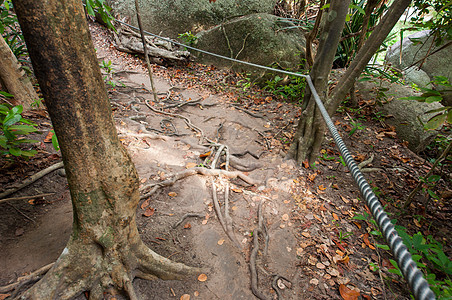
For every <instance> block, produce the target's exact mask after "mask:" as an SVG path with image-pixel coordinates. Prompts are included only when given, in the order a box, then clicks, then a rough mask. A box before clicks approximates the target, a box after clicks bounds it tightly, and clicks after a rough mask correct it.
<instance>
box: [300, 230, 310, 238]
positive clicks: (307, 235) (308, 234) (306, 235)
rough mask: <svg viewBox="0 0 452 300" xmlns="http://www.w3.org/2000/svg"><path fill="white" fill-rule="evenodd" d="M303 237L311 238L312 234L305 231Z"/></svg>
mask: <svg viewBox="0 0 452 300" xmlns="http://www.w3.org/2000/svg"><path fill="white" fill-rule="evenodd" d="M301 235H302V236H304V237H307V238H309V237H311V234H310V233H309V232H307V231H303V232H302V233H301Z"/></svg>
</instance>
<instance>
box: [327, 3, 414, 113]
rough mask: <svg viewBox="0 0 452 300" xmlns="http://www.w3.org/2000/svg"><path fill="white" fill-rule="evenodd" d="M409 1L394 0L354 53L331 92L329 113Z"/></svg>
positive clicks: (337, 105)
mask: <svg viewBox="0 0 452 300" xmlns="http://www.w3.org/2000/svg"><path fill="white" fill-rule="evenodd" d="M410 3H411V0H399V1H394V3H393V4H392V5H391V7H390V8H389V10H388V11H387V13H386V14H385V15H384V17H383V18H382V19H381V21H380V23H379V24H378V25H377V26H376V27H375V29H374V30H373V32H372V34H371V35H370V36H369V38H368V39H367V41H366V42H365V43H364V45H363V47H362V48H361V49H360V51H359V52H358V53H357V54H356V56H355V59H354V60H353V61H352V63H351V64H350V66H349V67H348V68H347V71H346V72H345V74H344V75H343V76H342V77H341V79H340V80H339V83H338V84H337V85H336V87H335V88H334V89H333V91H332V92H331V97H330V100H329V101H328V103H327V105H326V108H327V110H328V113H329V114H330V115H331V114H333V113H335V112H336V110H337V108H338V107H339V104H340V103H341V101H342V100H343V99H344V98H345V96H346V95H347V93H348V92H349V91H350V89H351V87H352V86H353V84H354V83H355V81H356V79H357V78H358V76H359V75H360V74H361V73H362V71H363V70H364V68H365V67H366V65H367V64H368V63H369V61H370V59H371V58H372V56H373V55H374V54H375V52H376V51H377V50H378V49H379V48H380V45H381V43H383V41H384V40H385V39H386V37H387V36H388V34H389V33H390V32H391V30H392V28H393V27H394V25H395V24H396V23H397V21H398V20H399V19H400V17H401V16H402V14H403V13H404V11H405V10H406V8H407V7H408V6H409V5H410Z"/></svg>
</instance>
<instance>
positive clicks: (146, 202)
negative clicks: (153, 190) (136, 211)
mask: <svg viewBox="0 0 452 300" xmlns="http://www.w3.org/2000/svg"><path fill="white" fill-rule="evenodd" d="M149 202H150V199H147V200H146V201H144V202H143V203H141V206H140V207H141V209H145V208H146V207H148V206H149Z"/></svg>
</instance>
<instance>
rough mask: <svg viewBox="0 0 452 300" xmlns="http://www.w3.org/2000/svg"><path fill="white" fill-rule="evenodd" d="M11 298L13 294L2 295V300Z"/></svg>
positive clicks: (0, 296) (0, 298) (0, 297)
mask: <svg viewBox="0 0 452 300" xmlns="http://www.w3.org/2000/svg"><path fill="white" fill-rule="evenodd" d="M9 296H11V294H0V300H4V299H6V298H8V297H9Z"/></svg>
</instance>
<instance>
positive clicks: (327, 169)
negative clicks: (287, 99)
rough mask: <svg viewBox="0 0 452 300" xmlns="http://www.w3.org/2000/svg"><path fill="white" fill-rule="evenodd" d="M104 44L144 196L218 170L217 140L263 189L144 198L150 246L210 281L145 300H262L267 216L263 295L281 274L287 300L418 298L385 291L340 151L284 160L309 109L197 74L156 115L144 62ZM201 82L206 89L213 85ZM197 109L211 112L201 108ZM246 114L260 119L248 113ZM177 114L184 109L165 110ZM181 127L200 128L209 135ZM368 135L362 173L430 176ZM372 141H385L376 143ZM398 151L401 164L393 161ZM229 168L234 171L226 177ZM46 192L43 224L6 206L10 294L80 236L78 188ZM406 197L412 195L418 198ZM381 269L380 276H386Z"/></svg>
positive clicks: (172, 192) (168, 89) (168, 86)
mask: <svg viewBox="0 0 452 300" xmlns="http://www.w3.org/2000/svg"><path fill="white" fill-rule="evenodd" d="M92 34H93V36H94V41H95V47H96V49H97V54H98V57H99V60H100V61H101V60H112V61H113V62H114V64H113V67H114V68H115V69H116V75H114V76H113V78H112V79H113V80H114V82H116V83H117V85H116V87H115V88H112V87H110V98H111V102H112V107H113V111H114V118H115V120H116V123H117V128H118V131H119V132H120V134H121V140H122V142H123V144H124V145H125V146H126V147H127V149H128V151H129V153H130V154H131V156H132V158H133V160H134V162H135V164H136V167H137V170H138V172H139V175H140V178H141V182H142V184H143V185H146V184H149V183H151V182H160V181H161V180H163V179H165V178H167V177H168V175H170V174H174V173H177V172H181V171H184V170H187V169H190V168H193V167H195V166H204V165H208V164H209V163H211V161H212V158H209V161H206V157H205V154H206V152H208V151H209V148H208V147H207V146H206V140H205V139H204V140H202V137H203V136H204V137H207V138H208V139H210V140H212V141H215V142H217V143H221V144H224V145H227V146H228V147H229V151H230V157H231V165H232V166H235V169H240V170H243V172H245V174H247V175H248V176H249V177H251V178H252V179H253V180H255V181H256V182H257V184H256V185H255V186H250V185H249V184H247V183H245V182H243V181H242V180H240V179H228V178H224V177H218V176H215V177H209V176H202V175H194V176H190V177H187V178H185V179H182V180H179V181H177V182H176V183H175V184H174V185H173V186H169V187H165V188H161V189H159V190H158V191H157V193H155V194H154V195H153V196H152V197H151V198H150V200H147V199H143V202H142V203H141V204H140V208H138V211H137V214H138V226H139V230H140V233H141V235H142V238H143V240H144V242H145V243H146V244H147V245H149V246H150V247H152V248H153V249H154V250H155V251H156V252H158V253H159V254H161V255H163V256H166V257H170V258H171V259H173V260H175V261H179V262H183V263H186V264H189V265H194V266H202V267H205V268H207V269H208V270H209V271H208V272H207V281H205V282H200V281H161V280H155V281H144V280H138V279H137V280H135V281H134V286H135V287H136V289H137V291H138V294H139V295H140V296H141V299H179V298H180V297H181V296H182V295H183V294H189V295H191V297H193V299H255V297H254V295H253V294H252V292H251V289H250V286H251V282H250V267H249V263H250V254H251V250H252V244H253V238H254V234H255V232H256V227H257V226H258V224H257V222H258V218H257V215H258V206H259V204H260V203H262V208H263V209H262V212H263V213H262V216H263V220H264V224H265V226H266V229H267V232H268V237H269V242H268V251H267V252H266V251H264V240H263V239H261V240H260V245H261V248H260V251H259V252H258V255H257V272H258V285H259V290H260V291H261V292H262V293H263V294H264V295H267V297H268V298H269V299H273V298H275V296H276V293H275V291H274V289H272V287H271V284H272V280H273V278H274V277H273V276H274V275H279V276H283V277H284V278H287V279H288V280H289V281H290V283H289V282H286V281H284V280H279V281H278V282H277V285H278V286H279V288H280V292H281V296H282V299H341V296H340V292H339V287H340V286H345V287H346V288H347V289H349V290H350V289H354V290H356V291H359V292H360V293H361V295H365V297H366V299H385V298H386V299H395V298H397V299H409V294H408V291H407V290H406V284H405V283H403V282H402V281H400V280H397V279H396V278H395V277H394V282H393V283H392V287H391V289H392V291H390V290H388V288H387V287H385V283H384V282H383V280H382V279H381V277H380V274H379V272H383V273H384V274H385V276H389V275H388V274H387V270H388V268H390V265H388V255H387V254H386V253H383V252H382V251H381V250H378V248H377V249H375V247H374V245H375V244H376V242H377V241H376V240H373V239H372V236H370V237H369V235H368V234H366V233H367V230H368V228H370V227H369V226H370V223H369V222H365V221H353V220H352V217H353V216H355V215H358V214H364V212H365V208H364V206H363V204H362V202H360V201H359V200H358V199H359V197H360V196H359V194H358V190H357V188H356V187H355V186H354V184H353V183H352V181H351V176H350V174H349V173H348V171H347V170H346V169H345V167H343V166H342V164H341V163H340V160H339V155H338V152H337V151H336V150H335V149H334V144H332V143H331V142H329V141H328V140H327V142H326V145H325V147H324V149H323V150H322V151H324V152H323V159H322V158H319V163H318V164H317V166H316V167H315V168H312V167H309V168H305V167H298V166H295V165H294V163H293V162H291V161H284V160H283V157H284V151H285V149H286V148H287V144H286V143H285V141H287V140H288V139H290V138H291V134H293V129H294V126H295V125H294V124H295V122H294V121H293V120H294V118H295V117H296V116H297V114H299V108H298V106H296V105H295V104H290V103H281V102H276V101H271V100H272V99H270V100H268V99H266V97H265V96H263V95H259V94H256V95H251V96H249V97H248V98H246V99H245V98H241V97H242V96H243V95H242V94H240V93H237V92H234V91H225V92H215V91H219V90H222V89H223V85H222V82H223V83H224V80H223V81H218V80H217V81H215V80H214V79H211V78H215V76H217V75H216V74H218V73H219V72H218V71H215V72H214V71H212V70H213V69H210V67H205V66H198V67H196V68H193V69H190V68H189V69H188V71H187V70H185V71H181V70H179V69H177V68H172V69H168V70H167V69H166V68H163V67H155V69H154V71H155V72H156V74H157V78H156V87H157V91H158V93H159V102H158V103H154V101H153V98H152V96H151V95H150V94H149V93H148V92H147V91H146V90H145V89H143V87H147V86H148V79H147V77H146V75H145V71H144V69H143V67H142V66H143V64H142V62H139V61H138V60H137V59H135V58H132V57H130V56H127V55H124V54H121V53H118V52H116V51H115V50H114V49H112V47H111V45H110V41H109V37H108V36H106V35H105V33H103V32H102V31H101V30H100V29H99V28H98V27H96V26H94V27H93V28H92ZM119 71H121V72H119ZM123 71H124V72H123ZM211 71H212V72H211ZM220 73H221V72H220ZM201 76H203V77H204V76H205V77H206V78H202V80H201V78H200V77H201ZM223 78H224V75H223ZM197 79H198V80H199V82H198V81H197ZM143 85H144V86H143ZM253 97H254V98H253ZM195 100H199V101H198V102H196V103H194V105H188V104H187V103H189V104H193V103H191V102H192V101H195ZM146 101H149V103H151V106H152V107H153V108H154V109H156V110H162V109H163V110H164V111H165V112H170V113H171V114H172V115H165V114H161V113H156V112H155V111H152V110H151V109H150V108H149V107H148V106H147V105H146ZM237 103H238V104H240V106H239V108H246V111H244V110H241V109H238V108H237V107H236V106H235V105H236V104H237ZM169 106H173V107H171V108H167V109H165V108H166V107H169ZM256 107H258V108H259V109H254V108H256ZM256 114H258V115H259V116H257V117H256ZM176 115H182V116H184V117H186V118H188V119H189V120H190V121H191V123H192V124H194V125H195V126H197V127H199V128H200V129H201V130H202V133H203V135H201V134H200V133H199V132H197V131H196V130H193V129H192V128H190V127H189V126H187V123H186V122H185V121H184V119H182V118H180V117H176ZM253 115H254V116H253ZM347 124H348V123H347V121H346V120H343V119H341V120H337V125H339V127H340V130H341V131H342V132H344V131H347V130H348V131H349V130H350V129H349V128H348V127H347ZM366 126H367V128H366V129H365V130H363V132H360V133H358V134H356V135H355V136H352V137H351V138H349V139H347V141H346V142H347V143H348V144H349V146H351V148H352V149H357V151H358V152H357V153H358V155H357V160H358V161H362V160H365V159H367V158H368V157H369V156H370V154H371V153H373V152H376V153H377V155H378V157H377V158H376V159H375V161H374V162H373V164H374V166H377V167H380V162H381V161H386V162H388V163H389V164H392V165H398V164H400V163H398V160H399V158H406V159H409V160H410V161H411V162H412V163H413V166H421V165H422V164H423V162H422V161H420V160H417V159H416V158H415V157H414V156H412V154H410V152H409V151H408V150H407V149H406V148H404V147H402V146H400V145H397V144H396V143H395V141H394V140H391V139H388V138H385V140H384V142H382V143H380V144H379V145H376V144H375V146H374V140H375V133H376V131H377V129H376V128H374V127H371V126H373V125H371V124H367V123H366ZM143 133H146V134H159V136H161V137H164V139H150V138H144V137H137V136H134V135H136V134H143ZM370 139H373V140H372V142H371V143H369V144H367V142H366V141H367V140H370ZM362 141H364V142H362ZM371 144H372V145H371ZM245 151H248V152H247V153H245ZM384 151H390V153H392V154H393V155H392V156H387V154H385V152H384ZM359 155H361V156H359ZM331 158H332V159H331ZM222 163H225V161H221V162H220V163H219V165H221V164H222ZM233 169H234V168H233ZM402 176H405V177H406V176H408V175H407V174H406V173H403V172H402V173H401V172H395V171H394V172H393V173H391V174H390V173H388V174H381V173H376V174H371V175H370V178H372V180H373V181H374V183H377V184H378V183H381V184H383V185H386V187H387V185H388V184H389V183H391V182H394V184H395V185H398V184H399V182H400V177H402ZM212 178H213V179H214V181H213V184H214V185H215V188H216V190H217V194H218V198H219V201H220V203H221V205H222V209H224V198H225V189H226V187H227V185H229V187H230V188H231V189H230V192H229V202H230V203H229V206H230V209H229V213H230V216H231V218H232V223H233V228H234V229H233V235H234V236H235V238H236V240H237V241H238V243H239V247H237V246H235V244H234V243H233V242H232V241H231V240H230V239H229V237H228V235H227V234H226V233H225V232H224V230H223V228H222V226H221V225H220V223H219V220H218V219H217V217H216V215H215V210H214V205H213V202H212V201H213V200H212V199H213V197H212V181H211V179H212ZM36 187H38V188H40V189H41V190H49V189H51V190H55V192H56V193H57V194H56V195H55V196H52V198H49V199H47V200H48V202H47V204H45V206H44V205H43V204H40V205H34V206H31V205H30V204H28V203H27V202H24V203H20V204H18V208H19V209H21V210H26V213H29V214H30V216H31V218H33V220H35V222H36V224H35V223H33V222H31V221H30V220H27V219H25V220H24V219H23V216H20V215H17V211H15V210H14V209H13V208H11V207H9V206H6V205H5V204H0V205H2V209H1V210H0V217H1V218H2V220H6V222H8V224H7V225H5V226H1V227H0V229H1V232H0V233H1V247H2V249H1V253H2V256H1V260H0V263H1V264H0V267H1V269H2V272H1V274H0V283H1V284H6V283H8V282H11V281H13V280H15V279H16V278H17V277H18V276H21V275H22V274H24V273H26V272H31V271H33V270H36V269H38V268H39V267H41V266H43V265H46V264H48V263H50V262H52V261H54V260H55V259H56V258H57V257H58V255H59V253H60V252H61V251H62V249H63V247H64V245H65V243H66V241H67V238H68V236H69V234H70V227H71V213H70V212H71V205H70V201H69V196H68V191H67V190H66V186H65V181H64V178H63V177H61V176H59V175H58V174H51V175H49V176H47V177H45V178H44V179H42V180H41V181H38V182H37V183H35V184H34V185H33V186H31V187H29V188H28V189H26V190H24V191H23V192H22V193H23V194H27V193H28V195H29V194H33V193H35V192H36V190H34V188H36ZM52 187H55V188H54V189H52ZM400 189H401V191H399V192H400V193H403V192H405V191H408V190H409V187H407V186H405V185H404V186H400ZM385 192H386V190H385ZM52 201H53V202H52ZM49 202H51V203H49ZM3 207H5V209H3ZM187 213H193V214H199V215H203V217H192V218H187V219H186V220H185V221H184V222H182V223H181V224H180V225H179V226H177V227H176V228H174V227H173V226H174V225H175V224H176V223H177V222H178V221H179V220H180V219H181V217H182V216H184V215H185V214H187ZM11 216H14V217H11ZM19 218H22V219H19ZM2 222H3V221H2ZM4 223H5V222H3V224H4ZM446 232H447V231H446ZM369 239H370V240H369ZM379 242H380V243H381V241H379ZM372 264H377V265H378V266H380V268H379V269H378V270H377V269H372ZM80 299H84V296H80ZM118 299H119V298H118Z"/></svg>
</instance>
